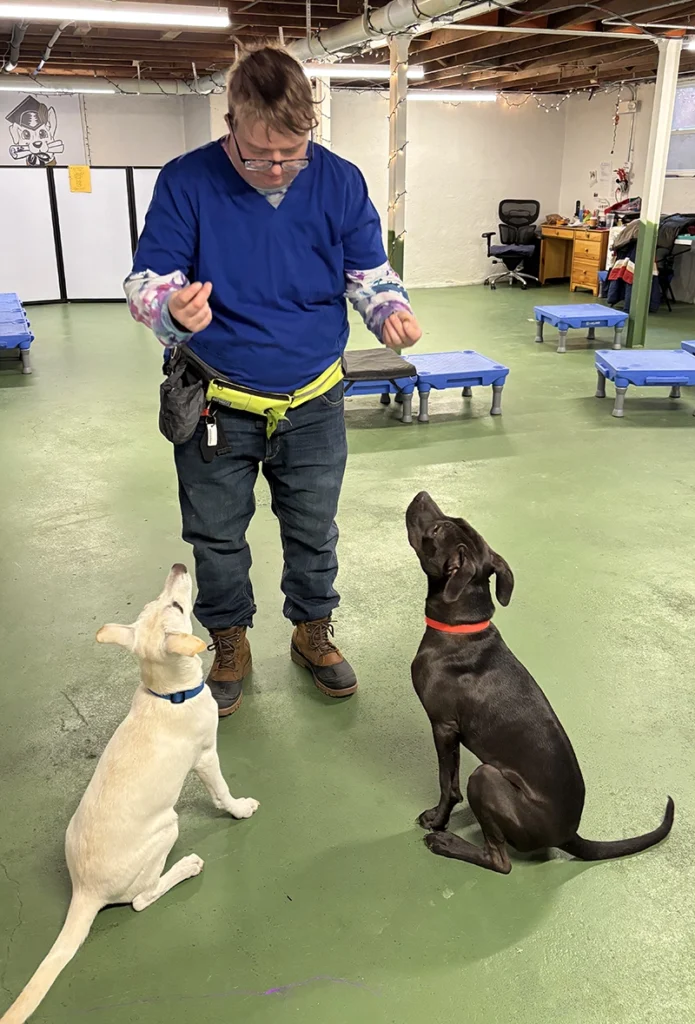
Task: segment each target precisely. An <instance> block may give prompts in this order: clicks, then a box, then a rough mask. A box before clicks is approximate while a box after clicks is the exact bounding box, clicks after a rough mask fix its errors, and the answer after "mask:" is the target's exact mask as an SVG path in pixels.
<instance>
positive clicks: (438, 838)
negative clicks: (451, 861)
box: [425, 832, 451, 855]
mask: <svg viewBox="0 0 695 1024" xmlns="http://www.w3.org/2000/svg"><path fill="white" fill-rule="evenodd" d="M450 841H451V832H430V834H429V835H427V836H425V846H426V847H427V849H428V850H431V851H432V853H438V854H440V855H441V854H446V852H447V850H448V849H449V844H450Z"/></svg>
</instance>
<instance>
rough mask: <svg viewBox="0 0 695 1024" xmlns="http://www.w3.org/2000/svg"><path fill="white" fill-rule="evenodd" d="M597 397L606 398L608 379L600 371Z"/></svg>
mask: <svg viewBox="0 0 695 1024" xmlns="http://www.w3.org/2000/svg"><path fill="white" fill-rule="evenodd" d="M596 397H597V398H605V397H606V378H605V377H604V376H603V374H602V373H601V371H600V370H599V372H598V381H597V383H596Z"/></svg>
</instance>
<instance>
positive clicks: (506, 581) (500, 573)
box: [490, 550, 514, 608]
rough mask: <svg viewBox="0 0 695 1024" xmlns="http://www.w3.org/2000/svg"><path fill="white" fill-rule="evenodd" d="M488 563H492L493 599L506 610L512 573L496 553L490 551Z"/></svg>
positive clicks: (510, 596) (512, 578)
mask: <svg viewBox="0 0 695 1024" xmlns="http://www.w3.org/2000/svg"><path fill="white" fill-rule="evenodd" d="M490 561H491V562H492V571H493V572H494V574H495V597H496V598H497V603H498V604H501V605H502V607H503V608H506V607H507V605H508V604H509V602H510V601H511V599H512V591H513V590H514V573H513V572H512V570H511V569H510V568H509V566H508V565H507V563H506V562H505V560H504V559H503V558H502V556H501V555H498V554H497V552H496V551H492V550H491V551H490Z"/></svg>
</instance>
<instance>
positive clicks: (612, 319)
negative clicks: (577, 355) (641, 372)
mask: <svg viewBox="0 0 695 1024" xmlns="http://www.w3.org/2000/svg"><path fill="white" fill-rule="evenodd" d="M533 313H534V316H535V318H536V341H537V342H538V343H539V344H540V343H541V342H542V341H543V325H544V324H550V326H551V327H557V329H558V332H559V337H558V346H557V350H558V352H566V351H567V332H568V331H569V330H579V329H580V328H584V327H585V328H586V329H587V331H588V334H587V340H588V341H594V340H595V338H596V328H597V327H612V328H613V329H614V334H613V348H614V349H619V348H620V345H621V342H622V337H623V330H624V328H625V324H626V323H627V313H621V312H620V311H619V310H616V309H609V308H608V307H607V306H601V305H599V303H597V302H588V303H584V304H577V305H572V306H535V307H534V310H533Z"/></svg>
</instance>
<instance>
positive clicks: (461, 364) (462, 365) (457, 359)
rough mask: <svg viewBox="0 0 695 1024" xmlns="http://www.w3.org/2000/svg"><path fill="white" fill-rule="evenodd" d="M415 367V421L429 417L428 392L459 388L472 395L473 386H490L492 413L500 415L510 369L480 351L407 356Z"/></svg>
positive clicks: (465, 396)
mask: <svg viewBox="0 0 695 1024" xmlns="http://www.w3.org/2000/svg"><path fill="white" fill-rule="evenodd" d="M408 358H409V360H410V362H411V363H412V364H413V366H414V367H415V369H416V370H417V389H418V393H419V395H420V410H419V414H418V421H419V422H420V423H427V422H428V420H429V397H430V391H431V390H432V389H433V388H434V390H435V391H445V390H447V389H449V388H462V389H463V396H464V398H470V397H471V393H472V391H471V389H472V388H475V387H483V388H484V387H491V388H492V406H491V408H490V415H491V416H501V415H502V388H503V387H504V384H505V381H506V379H507V375H508V373H509V368H508V367H507V366H502V364H501V363H495V362H493V361H492V359H488V358H487V357H486V356H481V355H480V353H479V352H473V351H471V350H470V349H468V350H466V351H464V352H433V353H420V354H417V355H412V356H411V355H410V354H409V356H408Z"/></svg>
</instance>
